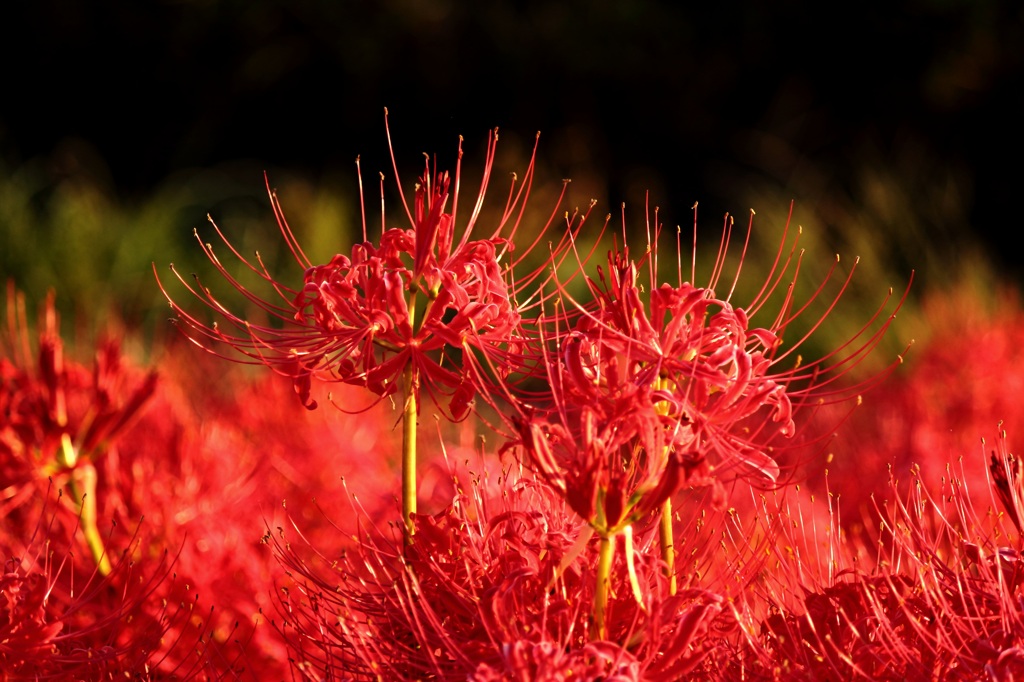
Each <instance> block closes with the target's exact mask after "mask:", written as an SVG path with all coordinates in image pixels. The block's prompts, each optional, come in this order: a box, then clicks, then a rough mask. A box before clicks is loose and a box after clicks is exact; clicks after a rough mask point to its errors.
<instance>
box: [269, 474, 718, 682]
mask: <svg viewBox="0 0 1024 682" xmlns="http://www.w3.org/2000/svg"><path fill="white" fill-rule="evenodd" d="M490 480H491V479H489V478H485V479H483V480H479V481H478V482H476V483H474V484H473V486H472V492H471V493H469V494H467V493H461V494H459V495H457V496H456V498H455V500H454V501H453V502H452V504H451V506H450V507H448V508H447V509H445V510H444V511H443V512H441V513H439V514H436V515H433V516H418V517H417V519H416V521H417V533H416V542H415V543H414V544H412V545H409V546H405V545H404V544H403V541H402V538H401V537H400V536H399V535H398V534H396V533H391V534H385V533H380V532H379V531H368V532H364V533H362V534H361V535H360V544H359V545H358V546H356V547H354V548H352V549H350V550H349V551H347V552H346V553H345V554H344V555H343V556H342V557H341V558H340V559H333V558H328V557H326V556H322V555H321V556H319V557H317V558H316V559H315V560H309V559H307V558H304V556H303V554H304V553H303V551H302V550H300V549H299V548H296V547H295V546H293V545H291V544H289V543H288V542H287V540H286V539H285V536H284V535H283V534H281V533H276V534H274V535H273V536H268V540H272V541H273V543H274V545H275V548H276V551H277V553H278V555H279V557H280V560H281V562H282V564H283V565H284V566H285V568H286V569H287V570H288V572H289V575H290V576H291V578H292V580H293V581H294V582H293V584H291V585H289V586H288V588H287V590H285V591H284V592H282V596H281V605H280V607H279V613H280V616H281V618H282V622H281V623H279V627H280V628H281V629H282V631H283V633H284V634H285V635H286V636H287V638H288V640H289V642H290V644H291V646H292V647H293V653H292V658H293V659H294V660H295V662H296V666H297V669H298V670H301V671H303V672H304V674H306V675H312V676H315V677H316V678H318V679H367V680H371V679H439V680H449V679H450V680H455V679H472V680H480V681H481V682H483V681H485V680H496V679H501V680H562V679H569V678H570V677H571V679H582V680H595V681H596V680H599V679H623V680H625V679H636V680H639V679H646V680H666V681H667V680H677V679H680V675H685V674H686V673H687V672H690V671H694V670H702V669H704V666H706V665H709V664H710V663H709V661H710V659H711V658H713V657H714V655H715V653H716V652H718V651H719V650H720V649H721V648H722V647H724V646H725V642H726V639H727V637H726V633H727V632H728V631H730V629H731V628H732V625H731V624H729V619H728V618H726V617H725V616H726V614H725V608H724V607H725V602H724V600H723V598H722V597H721V596H719V595H717V594H715V593H714V592H711V591H709V590H705V589H692V590H687V591H684V592H681V593H680V594H678V595H676V596H675V597H671V596H669V595H668V594H667V592H666V586H667V583H666V581H665V579H664V577H663V575H662V573H661V571H660V569H659V567H658V564H657V562H655V561H650V560H648V559H647V558H646V557H644V556H640V555H638V556H637V557H636V562H637V564H636V566H635V572H634V578H635V580H636V581H637V583H638V587H639V590H640V595H641V597H642V601H643V604H641V603H640V602H638V601H637V599H636V595H635V594H634V592H635V589H634V588H633V587H631V586H630V583H631V578H630V575H629V574H628V573H627V571H626V570H625V569H624V568H623V567H620V568H619V570H616V571H614V572H613V573H612V575H611V581H612V588H613V590H612V591H613V594H614V595H615V596H614V597H613V599H612V603H611V605H610V607H609V610H608V635H609V637H608V639H607V640H605V641H591V640H590V638H589V636H588V634H587V633H588V630H589V609H588V606H587V605H588V604H589V602H590V601H591V600H592V599H593V597H594V594H593V587H594V585H593V582H592V581H591V580H589V579H587V575H586V574H587V573H588V572H589V570H591V569H590V568H589V567H592V566H593V562H594V559H595V558H596V556H595V552H594V547H593V545H592V544H591V543H587V545H588V546H589V548H588V547H586V546H585V547H583V548H580V547H579V546H578V545H579V541H580V531H579V528H578V527H577V525H576V524H575V523H574V522H573V521H572V518H571V516H569V515H567V514H566V510H565V508H564V506H562V503H561V502H560V501H559V500H558V498H557V497H556V496H554V495H552V494H551V491H549V490H548V489H547V488H546V487H544V486H538V485H537V484H536V483H535V482H529V481H516V480H515V479H514V478H513V479H507V478H504V477H502V480H500V481H496V482H492V483H488V481H490ZM495 483H497V485H495ZM581 549H582V550H583V551H581Z"/></svg>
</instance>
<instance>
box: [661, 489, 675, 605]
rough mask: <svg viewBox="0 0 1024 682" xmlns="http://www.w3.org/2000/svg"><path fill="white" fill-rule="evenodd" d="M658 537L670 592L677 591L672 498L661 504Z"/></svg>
mask: <svg viewBox="0 0 1024 682" xmlns="http://www.w3.org/2000/svg"><path fill="white" fill-rule="evenodd" d="M658 537H659V539H660V540H661V559H662V561H664V562H665V577H666V578H668V593H669V594H675V593H676V547H675V539H674V538H673V533H672V499H671V498H669V499H667V500H665V503H664V504H662V506H661V524H660V526H659V532H658Z"/></svg>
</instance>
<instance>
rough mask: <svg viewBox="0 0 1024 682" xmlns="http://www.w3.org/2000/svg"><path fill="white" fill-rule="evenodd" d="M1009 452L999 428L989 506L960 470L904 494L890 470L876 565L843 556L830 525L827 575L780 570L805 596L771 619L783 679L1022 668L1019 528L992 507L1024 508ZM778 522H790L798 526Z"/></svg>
mask: <svg viewBox="0 0 1024 682" xmlns="http://www.w3.org/2000/svg"><path fill="white" fill-rule="evenodd" d="M1013 462H1014V458H1013V456H1012V455H1010V454H1009V453H1008V452H1007V450H1006V443H1005V436H1001V438H1000V441H999V443H998V453H997V454H994V456H993V465H992V466H993V470H994V471H995V472H997V473H996V476H995V477H994V479H993V488H992V491H991V493H990V495H989V500H988V502H989V509H988V511H987V512H984V513H979V512H978V511H976V508H975V506H974V502H973V501H972V498H973V497H976V496H977V493H975V494H974V495H973V496H972V494H971V492H970V491H969V490H968V489H967V487H966V486H965V485H964V484H963V481H962V480H961V479H959V478H953V479H952V480H951V481H950V482H949V483H948V484H947V485H946V486H944V487H943V489H941V490H938V491H935V492H934V493H929V492H928V491H927V489H926V488H925V487H924V486H923V485H922V482H921V480H920V479H917V478H916V477H915V479H914V480H913V481H912V482H911V483H912V485H911V487H910V492H909V493H908V494H903V493H902V486H900V485H899V484H898V483H897V482H896V481H895V479H893V480H891V481H890V486H891V492H892V493H893V494H894V501H893V502H891V503H889V504H888V505H887V508H885V509H882V508H881V507H880V508H879V514H880V517H881V518H880V522H881V525H880V527H879V530H878V537H877V539H878V540H879V544H878V549H877V550H876V551H877V554H878V555H877V557H876V558H875V560H874V562H872V563H873V564H874V565H873V566H872V564H870V563H869V564H866V565H865V564H864V563H863V562H864V558H863V557H862V558H861V560H860V561H861V565H857V564H856V563H853V562H851V561H850V560H849V559H848V558H844V557H845V556H846V552H844V551H843V549H842V547H841V546H839V544H840V541H839V539H838V538H839V535H838V534H837V533H834V532H833V533H831V538H832V540H831V543H832V544H833V549H834V550H835V551H829V550H826V551H829V553H830V564H829V570H830V572H831V574H832V575H833V577H832V578H831V579H830V580H828V581H825V582H824V584H822V582H818V583H817V584H814V581H813V580H807V579H806V578H807V575H806V574H804V575H803V576H802V577H797V576H796V574H795V573H794V572H792V571H789V572H787V571H786V570H779V571H776V572H775V575H776V576H777V577H778V578H779V579H780V580H789V581H790V585H789V586H788V587H787V588H784V590H783V592H785V593H788V595H790V597H795V596H796V595H798V594H800V592H801V591H803V592H804V593H805V594H806V596H805V597H804V599H803V605H802V608H801V606H800V605H799V604H798V605H792V604H788V605H786V606H782V605H780V606H779V609H778V611H777V612H776V613H774V614H773V615H771V616H769V617H768V618H766V619H765V620H764V622H763V628H762V636H763V638H764V640H763V641H764V643H765V645H766V647H767V651H766V654H767V655H766V656H765V661H766V663H765V665H766V666H768V668H769V669H772V668H774V670H775V671H776V674H775V677H776V678H779V677H781V678H784V679H827V678H838V679H870V680H878V679H884V680H907V679H913V680H916V679H949V680H960V679H965V680H966V679H970V680H974V679H993V680H1011V679H1016V678H1018V677H1019V676H1020V675H1021V674H1022V673H1024V654H1022V653H1021V652H1022V651H1024V614H1022V612H1021V609H1020V600H1021V598H1022V589H1024V570H1022V568H1021V554H1020V552H1021V537H1020V534H1019V532H1018V531H1017V530H1016V528H1015V526H1014V525H1013V524H1011V523H1008V522H1007V519H1006V517H1005V516H1004V515H1002V514H997V513H996V511H995V507H996V506H997V503H996V498H997V497H998V498H999V499H1000V501H1002V502H1004V503H1005V502H1010V504H1011V507H1012V508H1013V509H1015V510H1016V509H1020V508H1022V507H1021V493H1022V490H1021V488H1020V486H1019V482H1018V481H1015V480H1014V478H1015V477H1014V470H1013V467H1014V464H1013ZM1011 482H1012V483H1011ZM1012 520H1013V519H1012V518H1011V519H1010V521H1012ZM781 527H782V528H790V529H791V531H790V532H794V531H793V529H796V528H798V524H792V525H790V524H783V525H782V526H781ZM833 530H837V528H834V529H833ZM795 532H796V533H800V532H806V531H801V530H796V531H795ZM779 556H780V558H781V557H782V555H781V554H780V555H779ZM787 563H788V562H787Z"/></svg>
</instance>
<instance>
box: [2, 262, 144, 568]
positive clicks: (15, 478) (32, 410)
mask: <svg viewBox="0 0 1024 682" xmlns="http://www.w3.org/2000/svg"><path fill="white" fill-rule="evenodd" d="M7 321H8V329H7V343H5V344H4V346H6V347H8V348H9V349H10V350H6V349H5V355H8V357H0V381H2V384H0V415H3V421H2V422H0V491H3V495H2V499H0V515H3V516H6V517H10V516H11V515H12V514H13V513H14V510H16V509H17V508H18V507H20V506H21V505H23V504H24V503H25V502H27V501H29V500H32V499H38V498H39V497H40V496H41V495H42V493H43V492H44V491H45V490H47V489H48V488H49V486H50V484H51V482H53V481H56V482H57V483H58V484H59V485H63V484H64V483H67V484H68V486H69V490H70V493H71V497H72V501H73V503H74V505H75V506H76V509H75V510H74V514H72V515H69V517H68V519H67V520H66V522H65V523H66V525H73V524H76V523H79V521H80V523H81V524H82V534H83V536H84V538H85V541H86V543H87V544H88V546H89V550H90V551H91V552H92V554H93V557H94V558H95V560H96V561H97V563H98V565H99V567H100V570H101V571H103V572H107V571H109V570H110V563H109V559H108V558H107V557H106V556H105V550H104V547H103V542H102V540H101V538H100V532H99V529H98V521H97V518H96V484H97V471H96V463H97V462H98V461H99V460H101V459H102V457H103V456H104V455H105V454H106V453H107V451H108V449H109V448H110V446H111V444H112V443H113V442H114V441H115V440H116V439H117V437H118V436H119V435H120V434H121V433H122V432H123V431H124V430H125V429H126V428H127V427H128V426H129V425H130V424H131V423H132V422H133V421H134V420H135V419H137V417H138V415H139V413H140V412H141V410H142V408H143V406H144V405H145V403H146V402H147V401H148V400H149V398H150V396H152V394H153V391H154V389H155V387H156V373H154V372H150V373H149V374H147V375H145V376H140V373H138V372H133V371H131V370H130V369H129V368H127V367H125V366H124V365H123V363H122V361H121V353H120V349H119V347H118V345H117V344H116V343H115V342H113V341H106V342H103V343H101V344H100V349H99V351H98V352H97V354H96V362H95V365H94V367H93V370H92V371H91V372H90V371H89V370H88V369H86V368H85V367H83V366H81V365H79V364H77V363H66V362H65V361H64V349H63V343H62V341H61V339H60V336H59V332H58V329H57V327H58V323H57V313H56V309H55V307H54V299H53V295H52V294H51V295H49V296H48V297H47V299H46V303H45V305H44V308H43V314H42V315H41V319H40V331H39V343H38V359H37V360H36V362H35V363H33V362H32V360H31V355H32V351H31V345H32V344H30V342H29V339H28V325H27V323H26V320H25V310H24V300H23V298H21V297H20V296H18V295H17V294H16V293H15V289H14V284H13V282H11V283H9V284H8V292H7ZM8 358H9V359H8ZM33 364H34V365H35V367H32V365H33ZM76 517H79V520H74V519H76Z"/></svg>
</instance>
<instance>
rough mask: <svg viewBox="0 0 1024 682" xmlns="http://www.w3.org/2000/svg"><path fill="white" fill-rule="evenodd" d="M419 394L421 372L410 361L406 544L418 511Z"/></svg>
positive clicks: (405, 419) (405, 449)
mask: <svg viewBox="0 0 1024 682" xmlns="http://www.w3.org/2000/svg"><path fill="white" fill-rule="evenodd" d="M418 394H419V372H417V371H416V368H415V367H414V366H413V365H412V364H411V363H410V364H409V365H408V366H407V367H406V368H405V411H404V413H403V414H402V520H403V521H404V522H405V540H406V544H412V536H413V535H414V534H415V532H416V531H415V526H414V524H413V520H412V515H413V514H415V513H416V419H417V412H418V409H417V404H416V396H417V395H418Z"/></svg>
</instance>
